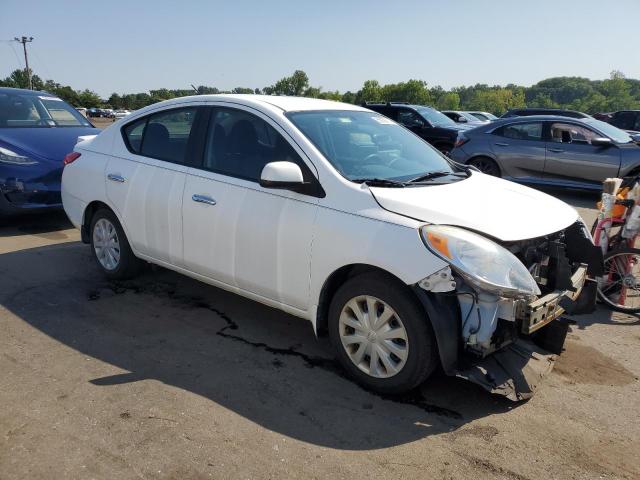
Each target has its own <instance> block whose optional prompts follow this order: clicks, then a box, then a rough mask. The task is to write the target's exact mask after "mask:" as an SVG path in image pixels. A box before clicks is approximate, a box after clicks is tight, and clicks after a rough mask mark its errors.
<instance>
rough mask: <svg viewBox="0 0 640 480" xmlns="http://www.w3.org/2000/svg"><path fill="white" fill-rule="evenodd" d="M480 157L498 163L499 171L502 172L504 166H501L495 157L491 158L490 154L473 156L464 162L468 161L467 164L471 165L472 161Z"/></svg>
mask: <svg viewBox="0 0 640 480" xmlns="http://www.w3.org/2000/svg"><path fill="white" fill-rule="evenodd" d="M479 158H485V159H487V160H490V161H492V162H493V163H495V164H496V167H498V171H499V172H500V174H502V168H500V165H499V164H498V162H496V160H495V158H491V157H490V156H488V155H475V156H473V157H471V158H470V159H469V160H467V161H466V162H464V163H466V164H467V165H469V164H470V163H471V162H473V161H474V160H477V159H479Z"/></svg>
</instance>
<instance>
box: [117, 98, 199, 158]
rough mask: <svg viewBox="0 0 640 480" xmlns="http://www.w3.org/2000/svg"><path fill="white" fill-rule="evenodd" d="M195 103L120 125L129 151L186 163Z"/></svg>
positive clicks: (194, 116) (195, 108) (195, 109)
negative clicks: (191, 105) (192, 105)
mask: <svg viewBox="0 0 640 480" xmlns="http://www.w3.org/2000/svg"><path fill="white" fill-rule="evenodd" d="M197 111H198V109H197V107H188V108H175V109H171V110H163V111H162V112H158V113H154V114H153V115H149V116H146V117H143V118H141V119H139V120H136V121H134V122H132V123H129V124H127V125H125V126H124V128H123V129H122V133H123V136H124V138H125V142H126V144H127V148H128V149H129V151H131V152H133V153H136V154H138V155H143V156H145V157H150V158H157V159H158V160H165V161H167V162H172V163H179V164H187V163H188V162H187V159H186V155H187V147H188V145H189V138H190V136H191V130H192V127H193V124H194V121H195V119H196V113H197Z"/></svg>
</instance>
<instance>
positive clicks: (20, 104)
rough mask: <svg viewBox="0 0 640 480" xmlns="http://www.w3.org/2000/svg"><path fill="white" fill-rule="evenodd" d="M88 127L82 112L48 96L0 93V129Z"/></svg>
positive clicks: (89, 125) (88, 124)
mask: <svg viewBox="0 0 640 480" xmlns="http://www.w3.org/2000/svg"><path fill="white" fill-rule="evenodd" d="M46 127H91V124H90V123H89V122H88V121H87V119H86V118H84V116H82V114H80V113H79V112H78V111H77V110H76V109H75V108H73V107H72V106H70V105H68V104H67V103H65V102H64V101H62V100H60V99H59V98H57V97H54V96H52V95H47V94H45V93H43V94H42V95H34V94H30V93H28V94H24V93H21V92H16V93H14V92H10V93H8V92H0V128H46Z"/></svg>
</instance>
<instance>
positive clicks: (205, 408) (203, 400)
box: [0, 194, 640, 480]
mask: <svg viewBox="0 0 640 480" xmlns="http://www.w3.org/2000/svg"><path fill="white" fill-rule="evenodd" d="M562 198H563V199H565V200H567V201H569V202H570V203H572V204H573V205H574V206H576V207H577V208H578V209H579V211H580V212H581V214H582V215H583V216H584V217H585V219H586V220H587V222H588V223H590V222H591V221H592V220H593V218H594V211H593V210H592V209H590V208H589V207H590V206H591V205H593V203H594V198H593V197H590V196H585V195H578V194H571V195H563V196H562ZM1 222H4V223H0V372H2V373H1V375H0V404H1V405H2V408H1V409H0V478H2V479H25V478H29V479H52V478H82V479H90V478H101V479H102V478H106V479H114V478H117V479H128V478H175V479H196V478H274V479H275V478H336V479H337V478H349V479H354V478H358V479H359V478H369V479H371V478H403V479H411V478H421V479H424V478H438V479H458V478H459V479H467V478H495V479H509V480H525V479H531V480H533V479H538V478H542V479H547V478H554V479H561V478H562V479H564V478H571V479H602V478H606V479H618V478H624V479H635V478H640V458H639V457H640V456H639V455H638V452H639V450H638V448H639V447H638V446H639V445H640V442H639V440H640V422H639V416H638V412H639V411H640V397H639V395H638V393H639V390H640V382H639V380H638V377H639V376H640V355H639V346H640V320H638V318H637V317H631V316H625V315H618V314H615V315H612V314H611V313H610V312H609V311H607V310H605V309H600V310H598V311H597V312H596V313H595V314H593V315H589V316H583V317H576V318H575V320H577V324H576V325H574V326H573V327H572V331H571V333H570V334H569V337H568V341H567V344H566V351H565V352H564V353H563V355H562V356H561V357H560V359H559V360H558V362H557V366H556V368H555V370H554V372H553V373H552V374H551V375H550V376H549V377H548V379H547V380H546V381H545V383H544V384H543V385H542V386H541V388H540V389H539V391H538V393H537V394H536V396H535V397H534V398H533V399H532V400H530V401H528V402H526V403H520V404H515V403H512V402H509V401H507V400H504V399H502V398H501V397H495V396H492V395H490V394H488V393H486V392H484V391H483V390H480V389H479V388H477V387H475V386H474V385H472V384H470V383H467V382H464V381H462V380H458V379H453V378H447V377H442V376H436V377H435V378H432V379H431V380H430V381H429V382H428V383H427V384H425V385H424V386H423V387H422V388H421V389H420V391H419V392H416V393H415V394H414V395H409V396H407V397H404V398H382V397H380V396H376V395H373V394H371V393H368V392H366V391H364V390H362V389H361V388H359V387H358V386H356V385H354V384H353V383H351V382H350V381H348V380H346V379H345V378H343V376H342V373H341V371H340V369H339V368H338V367H337V366H336V365H335V364H334V362H333V360H332V357H331V351H330V349H329V346H328V345H327V343H326V341H322V340H321V341H316V340H315V338H314V335H313V332H312V329H311V326H310V325H308V324H307V323H305V322H304V321H301V320H299V319H296V318H293V317H290V316H288V315H286V314H283V313H281V312H278V311H276V310H273V309H270V308H267V307H263V306H261V305H258V304H256V303H253V302H251V301H248V300H245V299H243V298H240V297H238V296H235V295H232V294H229V293H226V292H224V291H222V290H219V289H216V288H213V287H210V286H206V285H204V284H201V283H198V282H196V281H193V280H190V279H188V278H185V277H182V276H180V275H178V274H175V273H172V272H169V271H166V270H162V269H149V271H148V272H146V273H145V274H144V275H143V276H142V277H140V278H138V279H136V280H134V281H131V282H128V283H124V284H114V283H109V282H107V281H106V280H105V279H104V278H103V277H102V276H101V275H100V274H99V272H98V269H97V267H96V266H95V265H94V263H93V260H92V258H91V256H90V252H89V248H88V247H87V246H85V245H83V244H81V243H80V242H79V235H78V232H76V231H75V230H73V229H72V228H71V226H70V225H69V223H68V222H67V221H66V218H65V217H64V215H63V214H56V215H52V214H49V215H47V216H34V217H26V218H22V219H13V220H11V221H6V220H2V221H1Z"/></svg>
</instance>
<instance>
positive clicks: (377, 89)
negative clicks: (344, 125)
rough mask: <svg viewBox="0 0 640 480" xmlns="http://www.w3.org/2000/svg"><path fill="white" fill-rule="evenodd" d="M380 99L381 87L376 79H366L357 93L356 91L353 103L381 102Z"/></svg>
mask: <svg viewBox="0 0 640 480" xmlns="http://www.w3.org/2000/svg"><path fill="white" fill-rule="evenodd" d="M382 100H383V97H382V87H381V86H380V84H379V83H378V81H377V80H367V81H366V82H364V85H363V86H362V88H361V89H360V90H359V91H358V93H356V101H355V103H364V102H381V101H382Z"/></svg>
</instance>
